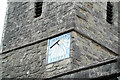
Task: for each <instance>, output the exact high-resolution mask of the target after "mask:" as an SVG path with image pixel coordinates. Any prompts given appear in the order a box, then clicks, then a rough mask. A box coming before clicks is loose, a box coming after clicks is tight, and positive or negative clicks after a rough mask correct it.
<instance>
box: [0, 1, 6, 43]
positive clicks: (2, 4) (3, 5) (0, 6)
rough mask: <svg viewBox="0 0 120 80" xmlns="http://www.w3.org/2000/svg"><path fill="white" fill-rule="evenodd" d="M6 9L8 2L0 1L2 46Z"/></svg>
mask: <svg viewBox="0 0 120 80" xmlns="http://www.w3.org/2000/svg"><path fill="white" fill-rule="evenodd" d="M6 8H7V0H1V1H0V44H1V37H2V31H3V26H4V19H5V14H6Z"/></svg>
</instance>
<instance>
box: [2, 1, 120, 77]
mask: <svg viewBox="0 0 120 80" xmlns="http://www.w3.org/2000/svg"><path fill="white" fill-rule="evenodd" d="M113 4H114V8H113V12H114V14H113V15H114V17H113V24H112V25H111V24H109V23H107V22H106V2H94V3H91V2H77V3H75V2H74V3H72V2H44V3H43V7H42V14H41V16H40V17H37V18H34V15H35V12H34V9H35V7H34V3H32V2H14V3H12V2H10V3H9V5H8V6H9V8H8V14H7V16H8V17H7V23H6V27H5V30H4V31H5V32H4V39H3V50H2V51H3V53H2V54H1V56H2V69H1V68H0V71H1V70H2V77H3V78H52V77H55V76H56V77H55V79H56V78H59V77H60V78H97V77H102V76H107V75H111V74H115V73H120V67H119V65H118V64H119V63H118V62H119V61H118V62H117V60H114V62H113V61H111V62H110V61H109V62H106V63H105V64H101V63H102V62H105V61H107V60H111V59H114V58H115V59H117V58H118V55H115V54H118V47H119V46H120V44H119V42H118V39H119V38H118V28H119V26H118V22H119V18H118V17H119V15H118V14H119V13H118V10H119V9H117V8H118V3H113ZM71 28H74V29H77V32H76V31H71V32H72V35H71V37H72V38H71V49H70V50H71V51H70V52H71V53H70V58H66V59H63V60H60V61H57V62H54V63H51V64H47V45H48V43H47V42H48V39H49V38H51V37H52V36H53V35H56V34H57V35H58V34H61V33H63V32H65V31H66V30H68V29H71ZM78 32H80V33H79V34H78ZM81 33H82V34H84V35H85V36H88V37H85V36H82V35H81ZM102 46H103V47H102ZM11 49H13V50H11ZM5 51H8V52H5ZM99 63H100V65H97V66H93V65H96V64H99ZM90 66H92V67H90ZM86 67H87V68H86ZM84 68H85V69H84ZM75 69H79V70H78V71H75V72H74V70H75ZM72 70H73V71H72ZM63 74H64V75H63ZM116 76H117V75H116Z"/></svg>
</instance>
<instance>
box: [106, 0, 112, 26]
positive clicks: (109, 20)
mask: <svg viewBox="0 0 120 80" xmlns="http://www.w3.org/2000/svg"><path fill="white" fill-rule="evenodd" d="M106 21H107V22H108V23H110V24H112V23H113V5H112V4H111V3H110V2H107V17H106Z"/></svg>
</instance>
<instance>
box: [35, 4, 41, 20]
mask: <svg viewBox="0 0 120 80" xmlns="http://www.w3.org/2000/svg"><path fill="white" fill-rule="evenodd" d="M42 4H43V2H36V3H35V18H37V17H39V16H41V14H42Z"/></svg>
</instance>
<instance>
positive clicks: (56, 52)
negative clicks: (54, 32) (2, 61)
mask: <svg viewBox="0 0 120 80" xmlns="http://www.w3.org/2000/svg"><path fill="white" fill-rule="evenodd" d="M70 39H71V34H70V33H66V34H63V35H60V36H57V37H54V38H52V39H49V40H48V55H47V62H48V63H52V62H56V61H59V60H62V59H65V58H68V57H69V56H70Z"/></svg>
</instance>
